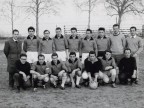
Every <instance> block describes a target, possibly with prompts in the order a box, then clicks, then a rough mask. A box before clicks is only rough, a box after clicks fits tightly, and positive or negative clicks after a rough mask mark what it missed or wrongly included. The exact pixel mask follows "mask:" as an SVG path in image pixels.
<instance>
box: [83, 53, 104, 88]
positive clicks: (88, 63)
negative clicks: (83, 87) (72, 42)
mask: <svg viewBox="0 0 144 108" xmlns="http://www.w3.org/2000/svg"><path fill="white" fill-rule="evenodd" d="M84 68H85V71H86V72H87V74H88V79H89V86H90V84H91V83H93V82H95V83H96V84H97V85H98V80H97V79H98V77H99V76H100V71H101V70H102V64H101V61H100V60H99V59H98V58H97V57H96V54H95V52H94V51H90V52H89V57H88V58H86V59H85V62H84ZM83 73H85V72H83ZM97 85H96V87H95V88H97Z"/></svg>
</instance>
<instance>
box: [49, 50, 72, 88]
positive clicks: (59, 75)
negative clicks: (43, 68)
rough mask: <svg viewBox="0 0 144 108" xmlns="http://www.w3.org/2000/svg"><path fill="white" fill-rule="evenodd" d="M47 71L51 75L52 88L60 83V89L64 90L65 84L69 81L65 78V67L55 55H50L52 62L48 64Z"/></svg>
mask: <svg viewBox="0 0 144 108" xmlns="http://www.w3.org/2000/svg"><path fill="white" fill-rule="evenodd" d="M49 69H50V73H51V75H50V81H51V83H52V84H53V86H54V88H56V87H57V84H58V82H59V81H62V82H61V85H60V88H61V89H62V90H64V89H65V83H66V82H69V81H70V79H69V78H68V76H67V67H66V66H65V64H64V63H63V62H62V61H60V60H58V55H57V53H53V54H52V61H51V62H50V63H49Z"/></svg>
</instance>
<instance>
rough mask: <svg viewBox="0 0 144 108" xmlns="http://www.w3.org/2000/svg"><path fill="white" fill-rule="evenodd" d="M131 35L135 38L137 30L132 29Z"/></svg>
mask: <svg viewBox="0 0 144 108" xmlns="http://www.w3.org/2000/svg"><path fill="white" fill-rule="evenodd" d="M130 33H131V35H132V36H135V35H136V30H135V28H131V29H130Z"/></svg>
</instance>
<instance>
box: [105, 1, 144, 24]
mask: <svg viewBox="0 0 144 108" xmlns="http://www.w3.org/2000/svg"><path fill="white" fill-rule="evenodd" d="M105 7H106V9H107V12H108V15H110V16H115V15H116V16H118V24H119V25H121V22H122V18H123V16H124V15H125V14H128V13H133V14H135V15H140V14H144V4H143V2H142V0H106V3H105Z"/></svg>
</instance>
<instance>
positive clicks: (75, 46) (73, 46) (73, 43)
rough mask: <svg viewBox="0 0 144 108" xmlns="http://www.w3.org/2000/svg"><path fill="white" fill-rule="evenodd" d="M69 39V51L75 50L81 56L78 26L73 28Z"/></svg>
mask: <svg viewBox="0 0 144 108" xmlns="http://www.w3.org/2000/svg"><path fill="white" fill-rule="evenodd" d="M67 40H68V48H69V52H75V53H76V56H77V57H79V53H80V44H81V38H80V37H79V36H78V35H77V28H75V27H73V28H71V36H70V37H69V38H68V39H67Z"/></svg>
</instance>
